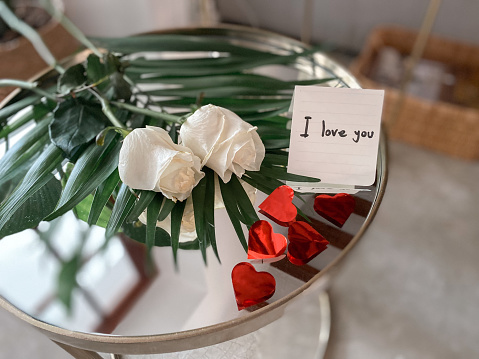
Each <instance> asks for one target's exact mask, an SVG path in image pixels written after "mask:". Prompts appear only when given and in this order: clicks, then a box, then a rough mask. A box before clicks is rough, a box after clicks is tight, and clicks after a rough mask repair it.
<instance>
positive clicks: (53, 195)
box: [0, 176, 62, 238]
mask: <svg viewBox="0 0 479 359" xmlns="http://www.w3.org/2000/svg"><path fill="white" fill-rule="evenodd" d="M61 192H62V186H61V184H60V181H58V180H57V179H56V178H55V177H53V176H51V177H50V180H49V181H48V182H47V183H46V184H45V185H44V186H42V187H40V189H39V190H38V191H36V192H35V193H33V195H32V196H30V197H28V198H27V200H26V201H25V202H24V203H23V204H22V205H21V206H20V207H18V208H17V209H16V210H15V212H13V213H12V215H11V216H10V218H9V219H8V221H7V222H6V223H5V225H4V226H3V227H2V229H1V230H0V238H1V237H5V236H8V235H10V234H14V233H18V232H21V231H23V230H25V229H28V228H34V227H36V226H38V224H39V223H40V221H41V220H42V219H43V218H45V217H46V216H47V215H48V214H49V213H50V212H51V211H53V209H54V208H55V205H56V204H57V202H58V200H59V198H60V194H61Z"/></svg>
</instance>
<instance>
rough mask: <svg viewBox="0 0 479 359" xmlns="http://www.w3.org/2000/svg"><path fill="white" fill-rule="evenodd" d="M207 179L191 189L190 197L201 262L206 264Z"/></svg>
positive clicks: (203, 179)
mask: <svg viewBox="0 0 479 359" xmlns="http://www.w3.org/2000/svg"><path fill="white" fill-rule="evenodd" d="M206 182H207V178H206V177H203V178H202V179H201V181H200V182H198V184H197V185H196V186H195V188H193V191H192V193H191V197H192V199H193V210H194V213H195V227H196V235H197V236H198V241H199V242H200V250H201V254H202V255H203V260H204V262H205V264H206V246H207V239H206V230H205V220H204V212H205V195H206Z"/></svg>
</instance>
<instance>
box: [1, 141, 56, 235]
mask: <svg viewBox="0 0 479 359" xmlns="http://www.w3.org/2000/svg"><path fill="white" fill-rule="evenodd" d="M62 160H63V156H62V151H61V150H60V149H59V148H58V147H56V146H55V145H53V144H50V145H49V146H48V147H46V149H45V150H44V151H43V153H42V154H41V155H40V156H39V157H38V158H37V160H36V161H35V162H34V163H33V165H32V167H30V169H29V171H28V172H27V174H26V175H25V177H24V178H23V180H22V181H21V182H20V184H19V185H18V186H17V187H16V188H15V189H14V190H13V192H12V194H11V195H10V196H9V197H8V198H7V199H5V200H4V201H3V202H2V204H0V231H1V230H3V228H4V226H5V225H6V224H7V222H8V221H9V219H10V218H11V217H12V216H13V215H14V214H15V213H16V212H17V210H18V209H19V208H20V207H21V206H22V205H23V204H24V203H25V202H26V201H27V200H28V199H29V198H30V197H32V196H33V195H34V194H35V193H36V192H37V191H38V190H39V189H40V188H42V187H43V186H44V185H46V184H47V183H48V182H49V181H51V179H52V178H53V175H52V171H53V169H54V168H56V167H57V166H58V165H59V164H60V163H61V161H62Z"/></svg>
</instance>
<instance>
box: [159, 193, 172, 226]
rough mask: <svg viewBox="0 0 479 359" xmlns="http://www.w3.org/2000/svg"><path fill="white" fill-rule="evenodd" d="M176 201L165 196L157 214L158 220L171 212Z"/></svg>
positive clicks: (161, 219)
mask: <svg viewBox="0 0 479 359" xmlns="http://www.w3.org/2000/svg"><path fill="white" fill-rule="evenodd" d="M175 204H176V202H173V201H172V200H171V199H169V198H165V201H164V203H163V207H161V211H160V215H159V216H158V220H159V221H160V222H161V221H163V220H165V219H166V217H168V215H169V214H170V213H171V211H172V209H173V207H175Z"/></svg>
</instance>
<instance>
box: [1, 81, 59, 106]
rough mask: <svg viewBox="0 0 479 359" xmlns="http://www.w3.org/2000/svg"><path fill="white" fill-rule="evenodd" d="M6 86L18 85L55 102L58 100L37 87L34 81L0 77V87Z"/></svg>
mask: <svg viewBox="0 0 479 359" xmlns="http://www.w3.org/2000/svg"><path fill="white" fill-rule="evenodd" d="M8 86H14V87H20V88H22V89H25V90H30V91H33V92H35V93H37V94H39V95H41V96H44V97H46V98H48V99H50V100H53V101H55V102H58V98H57V97H56V96H54V95H52V94H51V93H49V92H47V91H45V90H42V89H41V88H38V87H37V83H36V82H27V81H20V80H11V79H0V87H8Z"/></svg>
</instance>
